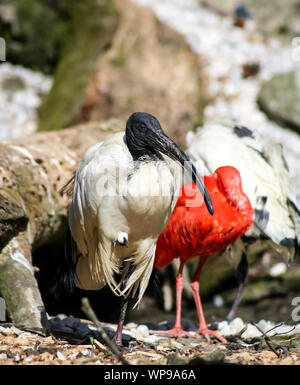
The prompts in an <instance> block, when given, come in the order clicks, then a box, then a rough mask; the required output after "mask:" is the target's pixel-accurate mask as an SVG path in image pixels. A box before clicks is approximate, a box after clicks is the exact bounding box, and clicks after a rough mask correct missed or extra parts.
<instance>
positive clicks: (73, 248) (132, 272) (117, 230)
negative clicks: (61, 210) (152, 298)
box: [60, 112, 213, 346]
mask: <svg viewBox="0 0 300 385" xmlns="http://www.w3.org/2000/svg"><path fill="white" fill-rule="evenodd" d="M174 161H175V162H174ZM177 162H178V163H179V164H180V165H181V166H182V167H184V168H185V169H186V170H187V171H188V172H189V173H190V174H191V175H192V180H193V181H194V183H196V185H197V187H198V188H199V190H200V191H201V193H202V195H203V197H204V201H205V203H206V206H207V208H208V211H209V212H210V214H213V207H212V203H211V200H210V197H209V194H208V192H207V190H206V188H205V186H204V183H203V181H202V179H201V177H200V176H199V174H198V172H197V170H196V168H195V166H194V165H193V164H192V162H191V161H190V160H189V158H188V157H187V155H186V154H185V153H184V152H183V151H182V150H181V149H180V148H179V147H178V146H177V145H176V144H175V143H174V142H173V141H172V140H171V139H170V138H169V137H168V136H167V135H166V134H165V133H164V132H163V130H162V128H161V126H160V123H159V122H158V120H157V119H156V118H155V117H154V116H152V115H150V114H147V113H143V112H136V113H134V114H132V115H131V116H130V117H129V119H128V121H127V124H126V131H125V134H124V132H120V133H117V134H114V135H112V136H111V137H109V138H108V139H107V140H105V141H104V142H103V143H99V144H97V145H95V146H93V147H91V148H90V149H89V150H88V151H87V152H86V153H85V155H84V157H83V159H82V160H81V162H80V163H79V165H78V168H77V171H76V173H75V175H74V177H73V178H72V180H71V181H70V182H72V181H73V183H74V188H73V198H72V203H71V205H70V209H69V228H70V233H71V234H70V242H69V243H68V247H67V248H66V250H67V253H66V258H67V259H66V260H64V261H62V265H64V268H63V269H62V275H61V278H60V282H61V283H62V284H64V285H65V286H67V289H68V290H71V289H72V286H74V284H75V285H76V286H77V287H79V288H81V289H85V290H99V289H101V288H103V287H104V286H105V285H106V284H108V285H109V286H110V288H111V290H112V291H113V292H114V293H115V294H116V295H118V296H123V298H124V300H123V304H122V307H121V313H120V319H119V324H118V328H117V332H116V335H115V337H114V339H115V342H116V344H117V345H119V346H121V345H122V329H123V323H124V319H125V314H126V309H127V304H128V298H129V295H130V296H135V295H136V294H137V297H138V299H137V303H136V304H138V303H139V302H140V300H141V299H142V296H143V294H144V292H145V289H146V287H147V284H148V281H149V278H150V275H151V272H152V269H153V264H154V257H155V248H156V241H157V239H158V236H159V235H160V233H161V232H162V231H163V230H164V228H165V227H166V225H167V224H168V221H169V218H170V216H171V213H172V211H173V208H174V207H175V204H176V201H177V198H178V194H179V189H180V187H181V180H180V176H181V173H178V170H179V171H181V167H179V165H178V163H177Z"/></svg>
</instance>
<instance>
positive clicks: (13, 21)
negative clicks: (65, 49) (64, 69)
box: [0, 0, 75, 73]
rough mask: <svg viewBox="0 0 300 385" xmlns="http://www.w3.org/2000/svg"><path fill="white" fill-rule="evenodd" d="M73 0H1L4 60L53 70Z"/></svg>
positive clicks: (67, 32) (0, 30) (65, 36)
mask: <svg viewBox="0 0 300 385" xmlns="http://www.w3.org/2000/svg"><path fill="white" fill-rule="evenodd" d="M74 3H75V1H74V0H71V1H37V0H11V1H2V2H1V4H0V36H1V37H3V38H4V39H5V42H6V54H7V55H6V60H8V61H10V62H11V63H14V64H21V65H23V66H26V67H29V68H31V69H35V70H40V71H42V72H45V73H52V72H53V70H54V68H55V65H56V63H57V60H58V58H59V56H60V50H61V46H62V44H63V41H64V40H65V39H66V38H67V37H68V35H69V34H70V30H69V22H70V19H71V14H72V9H73V6H74Z"/></svg>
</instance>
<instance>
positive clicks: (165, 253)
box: [154, 166, 253, 342]
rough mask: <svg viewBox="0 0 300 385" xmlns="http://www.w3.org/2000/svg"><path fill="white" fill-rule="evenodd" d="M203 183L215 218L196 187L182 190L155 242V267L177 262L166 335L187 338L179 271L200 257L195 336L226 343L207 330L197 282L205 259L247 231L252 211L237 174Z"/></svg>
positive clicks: (226, 170)
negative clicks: (173, 317)
mask: <svg viewBox="0 0 300 385" xmlns="http://www.w3.org/2000/svg"><path fill="white" fill-rule="evenodd" d="M204 183H205V186H206V188H207V190H208V192H209V195H210V197H211V200H212V203H213V207H214V215H213V216H211V215H210V214H209V212H208V211H207V208H206V206H205V204H204V201H203V198H202V195H201V193H200V191H199V190H198V189H197V188H196V186H195V184H193V183H192V184H188V185H185V186H183V187H182V189H181V193H180V196H179V198H178V201H177V205H176V207H175V209H174V211H173V213H172V215H171V218H170V220H169V223H168V225H167V227H166V228H165V230H164V232H163V233H162V234H161V235H160V237H159V239H158V241H157V246H156V255H155V264H154V266H155V267H156V268H163V267H166V266H167V265H169V264H170V263H171V262H172V260H173V259H174V258H179V259H180V268H179V273H178V276H177V278H176V289H177V311H176V324H175V326H174V328H173V329H172V330H170V331H168V333H169V334H175V335H177V336H181V335H183V334H187V335H189V333H186V332H184V331H183V330H182V329H181V322H180V318H181V295H182V288H183V279H182V269H183V266H184V263H185V262H186V261H187V260H188V259H190V258H194V257H196V256H198V257H199V264H198V267H197V269H196V272H195V274H194V276H193V278H192V283H191V285H192V290H193V294H194V299H195V303H196V307H197V313H198V318H199V322H200V327H199V330H198V332H197V333H196V335H197V334H203V335H204V336H205V337H206V338H208V339H209V337H208V336H209V334H213V335H215V336H216V337H217V338H219V339H220V340H221V341H222V342H225V339H224V338H223V337H221V336H220V335H219V334H218V333H216V332H213V331H211V330H209V329H208V328H207V325H206V322H205V319H204V315H203V310H202V305H201V300H200V295H199V282H198V281H199V277H200V273H201V269H202V267H203V265H204V264H205V262H206V261H207V258H208V257H209V256H210V255H213V254H215V253H218V252H220V251H222V250H224V249H225V248H226V247H227V246H229V245H230V244H231V243H233V242H235V241H236V240H237V239H238V238H240V237H241V236H242V235H243V234H244V233H245V232H246V231H247V230H248V229H249V228H250V226H251V225H252V221H253V210H252V207H251V204H250V201H249V199H248V197H247V195H246V194H245V193H244V192H243V189H242V181H241V177H240V173H239V171H238V170H237V169H235V168H234V167H231V166H225V167H219V168H218V169H217V170H216V171H215V173H214V174H213V175H210V176H205V177H204Z"/></svg>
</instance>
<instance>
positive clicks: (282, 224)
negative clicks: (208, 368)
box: [186, 123, 300, 320]
mask: <svg viewBox="0 0 300 385" xmlns="http://www.w3.org/2000/svg"><path fill="white" fill-rule="evenodd" d="M187 142H188V148H187V150H186V152H187V154H188V155H189V156H190V158H191V159H192V160H193V161H194V162H195V164H196V166H197V167H199V169H200V170H203V173H207V174H210V173H211V172H213V170H215V169H216V168H217V167H220V166H224V165H230V166H233V167H235V168H236V169H238V170H239V172H240V174H241V178H242V182H243V190H244V192H245V193H246V195H247V196H248V198H249V200H250V203H251V206H252V208H253V210H254V219H253V224H252V226H251V228H250V229H249V230H248V231H247V232H246V234H245V236H244V237H242V238H241V239H239V240H238V241H237V242H235V243H234V244H233V245H231V247H230V251H231V253H232V254H233V255H236V257H237V258H239V257H240V258H241V262H240V264H239V267H238V270H239V271H238V281H239V288H238V292H237V295H236V298H235V301H234V303H233V306H232V308H231V310H230V312H229V314H228V316H227V318H228V319H229V320H231V319H232V318H233V316H234V314H235V312H236V309H237V307H238V304H239V302H240V300H241V298H242V291H243V286H244V281H245V278H246V275H247V267H248V264H247V258H246V254H247V252H248V250H249V247H248V245H249V244H250V243H251V242H256V241H260V242H261V243H263V244H265V245H266V248H269V249H270V248H272V249H273V250H275V251H276V252H277V253H278V254H279V255H281V256H282V257H283V258H284V259H285V260H286V261H289V262H290V261H292V260H293V258H294V257H295V256H296V254H299V251H300V247H299V244H300V211H299V209H298V207H297V202H296V197H295V192H294V191H293V186H292V182H291V178H290V175H289V170H288V167H287V163H286V161H285V159H284V156H283V149H282V146H281V145H280V144H272V145H271V144H269V145H263V144H262V140H261V137H260V136H259V134H258V133H257V132H255V131H253V130H250V129H249V128H247V127H245V126H234V127H230V126H226V125H224V124H217V123H209V124H206V125H204V126H203V127H199V128H198V131H197V133H196V134H193V133H189V134H188V137H187Z"/></svg>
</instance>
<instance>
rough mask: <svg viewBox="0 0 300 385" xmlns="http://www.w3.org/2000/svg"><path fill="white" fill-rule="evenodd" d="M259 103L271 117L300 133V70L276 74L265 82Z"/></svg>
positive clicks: (259, 96) (259, 95)
mask: <svg viewBox="0 0 300 385" xmlns="http://www.w3.org/2000/svg"><path fill="white" fill-rule="evenodd" d="M258 103H259V105H260V107H261V109H262V110H263V111H264V112H265V113H266V114H267V115H268V116H269V118H270V119H273V120H274V121H275V122H277V123H278V124H280V125H282V126H286V127H290V128H292V129H293V130H295V131H297V132H298V133H300V70H299V69H298V70H295V71H291V72H287V73H282V74H279V75H275V76H273V78H271V79H270V80H269V81H267V82H265V83H263V84H262V86H261V89H260V92H259V94H258Z"/></svg>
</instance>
